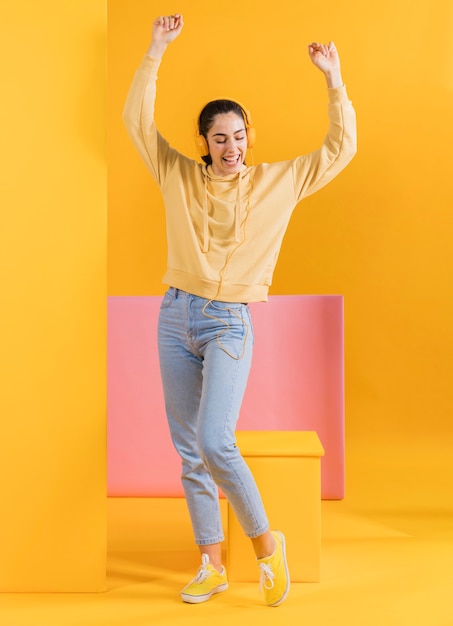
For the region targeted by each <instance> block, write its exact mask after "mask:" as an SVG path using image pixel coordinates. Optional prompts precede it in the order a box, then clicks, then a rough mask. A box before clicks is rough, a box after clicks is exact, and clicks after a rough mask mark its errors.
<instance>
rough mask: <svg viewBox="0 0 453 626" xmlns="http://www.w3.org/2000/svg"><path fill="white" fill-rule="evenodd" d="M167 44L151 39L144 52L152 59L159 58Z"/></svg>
mask: <svg viewBox="0 0 453 626" xmlns="http://www.w3.org/2000/svg"><path fill="white" fill-rule="evenodd" d="M167 46H168V44H167V43H164V42H162V41H152V42H151V43H150V45H149V48H148V51H147V53H146V54H147V55H148V56H149V57H153V59H161V58H162V57H163V54H164V52H165V50H166V49H167Z"/></svg>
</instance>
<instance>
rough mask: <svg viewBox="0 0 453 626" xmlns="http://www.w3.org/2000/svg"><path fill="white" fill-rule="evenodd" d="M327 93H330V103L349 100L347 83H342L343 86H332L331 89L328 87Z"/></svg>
mask: <svg viewBox="0 0 453 626" xmlns="http://www.w3.org/2000/svg"><path fill="white" fill-rule="evenodd" d="M327 93H328V95H329V104H340V103H341V102H349V98H348V94H347V92H346V86H345V85H341V87H331V88H330V89H327Z"/></svg>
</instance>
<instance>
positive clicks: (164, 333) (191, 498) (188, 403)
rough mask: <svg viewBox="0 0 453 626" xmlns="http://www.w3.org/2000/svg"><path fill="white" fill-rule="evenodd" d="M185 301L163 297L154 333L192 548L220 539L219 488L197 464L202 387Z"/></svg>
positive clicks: (174, 295)
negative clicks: (179, 463) (187, 512)
mask: <svg viewBox="0 0 453 626" xmlns="http://www.w3.org/2000/svg"><path fill="white" fill-rule="evenodd" d="M191 326H192V323H191V311H190V296H189V294H185V293H184V292H178V290H175V289H169V291H168V292H167V294H166V295H165V297H164V299H163V301H162V306H161V311H160V316H159V327H158V342H159V359H160V369H161V377H162V384H163V390H164V398H165V407H166V412H167V418H168V423H169V428H170V434H171V437H172V441H173V443H174V446H175V448H176V450H177V452H178V454H179V455H180V457H181V460H182V474H181V479H182V484H183V487H184V493H185V496H186V501H187V506H188V509H189V513H190V518H191V522H192V527H193V531H194V537H195V542H196V543H197V544H199V545H200V546H203V545H212V544H217V543H218V544H220V542H221V541H223V539H224V535H223V529H222V518H221V513H220V506H219V501H218V488H217V486H216V484H215V482H214V481H213V479H212V477H211V475H210V474H209V472H208V470H207V469H206V466H205V465H204V463H203V461H202V460H201V458H200V454H199V451H198V442H197V423H198V414H199V404H200V398H201V390H202V384H203V372H202V370H203V359H202V357H201V355H199V354H198V353H197V351H196V349H195V347H194V342H193V337H192V335H193V334H192V328H191Z"/></svg>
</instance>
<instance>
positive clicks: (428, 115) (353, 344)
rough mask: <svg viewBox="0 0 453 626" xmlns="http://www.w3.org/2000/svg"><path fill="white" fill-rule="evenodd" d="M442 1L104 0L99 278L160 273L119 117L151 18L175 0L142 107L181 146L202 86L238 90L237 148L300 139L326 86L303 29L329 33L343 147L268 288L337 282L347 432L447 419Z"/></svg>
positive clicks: (156, 204)
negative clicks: (150, 99)
mask: <svg viewBox="0 0 453 626" xmlns="http://www.w3.org/2000/svg"><path fill="white" fill-rule="evenodd" d="M452 6H453V5H452V3H451V1H450V0H436V1H435V2H423V3H418V4H417V3H415V4H414V3H413V2H409V0H404V1H402V0H398V1H397V2H380V3H374V4H373V3H372V4H368V3H363V2H358V1H357V0H345V1H344V2H340V3H339V2H336V1H334V0H327V1H326V2H324V3H322V5H319V4H310V3H306V2H300V1H299V0H290V1H286V2H283V3H282V2H278V3H274V2H263V0H260V1H258V0H253V1H248V2H245V3H244V2H243V1H242V0H231V1H230V2H228V3H226V4H225V3H221V2H220V3H219V2H217V3H216V2H212V0H199V1H197V2H193V1H189V0H180V1H179V2H177V3H176V5H175V3H174V2H171V3H170V2H168V1H167V0H163V1H162V2H159V3H158V2H151V3H150V2H147V1H145V0H132V1H130V2H127V3H126V2H123V1H122V0H110V2H109V20H110V21H109V79H110V81H109V100H108V102H109V107H108V129H109V172H110V186H109V256H108V259H109V293H110V294H111V295H141V294H159V293H162V292H163V289H164V287H163V285H162V284H161V276H162V274H163V272H164V269H165V239H164V218H163V207H162V202H161V199H160V196H159V192H158V190H157V188H156V186H155V185H154V183H153V182H152V181H151V179H150V177H149V175H148V174H147V172H146V170H145V168H144V166H143V165H142V164H141V162H140V161H139V158H138V156H137V155H136V154H135V152H134V149H133V147H132V146H131V145H130V143H129V141H128V138H127V136H126V133H125V131H124V129H123V127H122V122H121V109H122V106H123V103H124V99H125V96H126V93H127V89H128V86H129V83H130V80H131V78H132V75H133V72H134V70H135V68H136V66H137V65H138V63H139V62H140V59H141V57H142V54H143V53H144V52H145V50H146V47H147V44H148V40H149V37H150V32H151V21H152V19H153V18H154V17H155V16H156V15H158V14H160V13H167V12H173V11H175V8H176V9H177V10H179V11H181V12H182V13H183V14H184V18H185V23H186V25H185V29H184V32H183V34H182V35H181V37H180V38H179V40H177V41H176V42H175V43H174V44H173V45H172V46H171V47H170V48H169V49H168V50H167V53H166V56H165V59H164V62H163V65H162V67H161V70H160V75H159V84H158V90H159V94H158V104H157V118H158V123H159V127H160V130H161V131H162V132H163V134H164V135H165V136H166V137H167V138H168V139H169V140H170V142H171V143H172V144H173V145H175V147H177V148H178V149H180V150H181V151H184V152H186V153H187V154H190V155H192V156H193V157H195V156H196V153H195V150H194V146H193V145H192V143H193V142H192V126H193V119H194V118H195V116H196V114H197V112H198V111H199V109H200V107H201V106H202V104H203V103H204V102H205V101H206V100H207V99H209V98H210V97H212V96H214V97H215V96H217V95H218V94H231V96H232V97H235V98H237V99H239V100H240V101H242V102H244V103H245V104H246V105H247V106H248V107H249V108H250V110H251V112H252V115H253V119H254V122H255V125H256V127H257V132H258V141H257V147H256V149H255V150H254V159H255V162H258V161H261V160H275V159H280V158H287V157H293V156H295V155H296V154H298V153H299V152H305V151H308V150H311V149H313V148H316V147H317V146H318V145H319V143H320V142H321V141H322V138H323V136H324V132H325V129H326V107H325V103H326V97H325V93H324V82H323V78H322V76H321V75H320V74H319V73H318V72H317V70H316V69H315V68H313V67H312V66H311V64H310V62H309V60H308V57H307V53H306V44H307V43H308V42H310V41H312V40H323V41H327V40H329V39H333V40H334V41H335V42H336V44H337V47H338V49H339V51H340V53H341V58H342V63H343V75H344V80H345V82H346V83H347V85H348V90H349V94H350V97H351V98H352V100H353V102H354V104H355V107H356V109H357V115H358V125H359V127H358V128H359V153H358V155H357V157H356V159H355V160H354V162H353V163H352V164H351V165H350V167H349V168H348V169H347V170H346V171H345V172H344V173H343V174H342V175H341V176H340V177H339V178H338V179H337V180H336V181H334V182H333V183H332V184H331V185H330V186H328V187H327V188H325V189H324V190H322V191H321V192H319V193H317V194H316V195H315V196H313V197H311V198H309V199H307V200H306V201H305V202H304V203H302V205H301V206H300V207H299V210H297V211H296V213H295V215H294V218H293V220H292V222H291V225H290V228H289V231H288V233H287V236H286V239H285V242H284V246H283V249H282V253H281V257H280V261H279V264H278V266H277V270H276V273H275V277H274V284H273V287H272V291H271V293H273V294H291V293H294V294H296V293H302V294H310V293H318V294H329V293H340V294H344V296H345V310H346V334H345V339H346V393H347V406H346V408H347V429H348V430H347V433H348V435H349V436H356V435H357V436H359V435H360V434H362V433H364V432H367V433H371V434H374V435H375V436H381V435H382V436H383V437H388V436H394V435H395V436H397V435H400V436H405V434H406V433H407V434H412V433H413V434H416V435H417V434H422V433H423V434H428V433H432V432H436V431H438V430H439V429H441V430H446V429H450V430H451V424H452V420H451V406H452V405H453V392H452V389H453V385H452V384H451V354H452V349H453V341H452V332H451V320H452V319H453V297H452V282H453V281H452V269H453V261H452V254H451V239H452V226H453V212H452V206H453V194H452V191H453V190H452V178H453V176H452V159H451V146H452V143H453V125H452V124H451V112H452V110H453V44H452V41H453V39H452V11H453V9H452Z"/></svg>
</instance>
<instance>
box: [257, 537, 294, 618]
mask: <svg viewBox="0 0 453 626" xmlns="http://www.w3.org/2000/svg"><path fill="white" fill-rule="evenodd" d="M271 532H272V536H273V537H274V539H275V543H276V546H275V550H274V552H273V554H271V556H266V557H264V558H263V559H258V564H259V568H260V570H261V576H260V589H261V590H262V591H264V599H265V600H266V604H268V605H269V606H278V605H279V604H281V603H282V602H283V600H284V599H285V598H286V596H287V595H288V592H289V585H290V580H289V572H288V564H287V562H286V548H285V537H284V536H283V533H281V532H280V531H278V530H273V531H271Z"/></svg>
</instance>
